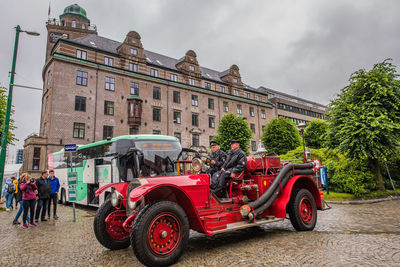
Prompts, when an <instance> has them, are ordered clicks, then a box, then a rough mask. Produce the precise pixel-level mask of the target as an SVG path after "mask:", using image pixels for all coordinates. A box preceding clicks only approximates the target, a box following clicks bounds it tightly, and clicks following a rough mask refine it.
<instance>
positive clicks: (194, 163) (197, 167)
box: [192, 158, 203, 172]
mask: <svg viewBox="0 0 400 267" xmlns="http://www.w3.org/2000/svg"><path fill="white" fill-rule="evenodd" d="M202 166H203V162H202V161H201V159H199V158H194V159H193V160H192V168H193V170H194V171H195V172H199V171H200V170H201V167H202Z"/></svg>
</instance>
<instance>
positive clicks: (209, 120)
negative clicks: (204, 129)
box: [208, 117, 215, 128]
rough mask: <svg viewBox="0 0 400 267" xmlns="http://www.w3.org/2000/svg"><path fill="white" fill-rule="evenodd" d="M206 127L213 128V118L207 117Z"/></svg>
mask: <svg viewBox="0 0 400 267" xmlns="http://www.w3.org/2000/svg"><path fill="white" fill-rule="evenodd" d="M208 127H209V128H215V117H208Z"/></svg>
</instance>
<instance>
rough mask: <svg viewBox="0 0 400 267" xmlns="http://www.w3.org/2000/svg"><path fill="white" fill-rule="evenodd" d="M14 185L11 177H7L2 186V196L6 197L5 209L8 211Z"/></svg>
mask: <svg viewBox="0 0 400 267" xmlns="http://www.w3.org/2000/svg"><path fill="white" fill-rule="evenodd" d="M14 192H15V186H14V183H13V182H12V179H11V178H7V180H6V183H5V184H4V186H3V192H2V194H3V196H4V197H5V199H6V211H10V207H11V204H12V199H13V197H14Z"/></svg>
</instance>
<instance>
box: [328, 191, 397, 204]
mask: <svg viewBox="0 0 400 267" xmlns="http://www.w3.org/2000/svg"><path fill="white" fill-rule="evenodd" d="M389 196H400V189H397V190H396V192H395V191H394V190H386V191H374V192H370V193H367V194H364V195H363V196H362V197H361V198H356V197H355V196H354V195H353V194H349V193H337V192H332V191H330V192H329V195H328V194H326V191H324V199H325V200H326V201H330V200H333V201H341V200H357V199H373V198H383V197H389Z"/></svg>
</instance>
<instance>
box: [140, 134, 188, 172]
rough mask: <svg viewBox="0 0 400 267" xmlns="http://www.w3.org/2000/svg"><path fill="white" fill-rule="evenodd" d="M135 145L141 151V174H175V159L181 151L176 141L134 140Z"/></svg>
mask: <svg viewBox="0 0 400 267" xmlns="http://www.w3.org/2000/svg"><path fill="white" fill-rule="evenodd" d="M135 146H136V147H137V148H139V149H140V150H142V151H143V156H144V165H143V166H141V169H140V172H141V175H142V176H165V175H174V174H176V169H175V161H176V160H177V159H178V156H179V154H180V153H181V151H182V147H181V145H180V143H179V142H177V141H165V140H148V141H136V142H135Z"/></svg>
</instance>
